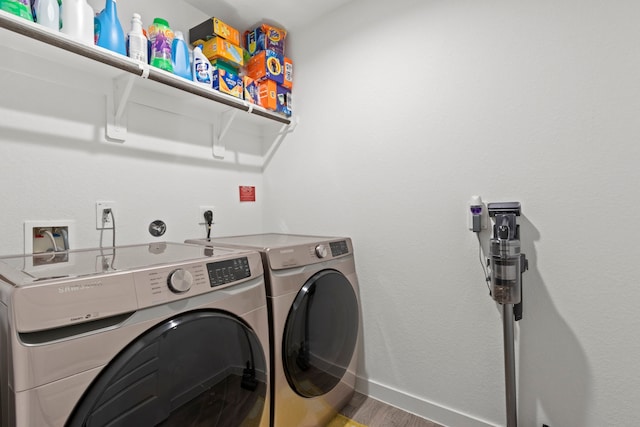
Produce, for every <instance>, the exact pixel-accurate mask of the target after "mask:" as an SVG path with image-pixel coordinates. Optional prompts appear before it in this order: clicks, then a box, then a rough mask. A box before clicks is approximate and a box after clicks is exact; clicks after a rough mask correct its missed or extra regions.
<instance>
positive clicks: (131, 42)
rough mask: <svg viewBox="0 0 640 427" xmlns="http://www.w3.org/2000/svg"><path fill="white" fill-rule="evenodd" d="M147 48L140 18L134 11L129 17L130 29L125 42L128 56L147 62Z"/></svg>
mask: <svg viewBox="0 0 640 427" xmlns="http://www.w3.org/2000/svg"><path fill="white" fill-rule="evenodd" d="M147 48H148V46H147V37H146V36H145V35H144V33H143V32H142V18H141V17H140V15H139V14H137V13H134V14H133V17H132V18H131V31H129V39H128V44H127V50H128V53H129V58H132V59H135V60H136V61H140V62H142V63H145V64H148V63H149V59H148V58H147V51H148V49H147Z"/></svg>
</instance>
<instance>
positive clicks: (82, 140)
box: [0, 0, 263, 255]
mask: <svg viewBox="0 0 640 427" xmlns="http://www.w3.org/2000/svg"><path fill="white" fill-rule="evenodd" d="M171 3H172V2H170V1H168V0H163V1H159V2H154V3H153V4H152V5H146V6H145V5H137V6H138V8H137V9H135V10H136V11H138V12H140V13H142V14H143V17H144V19H145V23H146V24H148V23H150V22H151V21H152V19H153V18H154V17H156V16H164V17H167V18H168V19H169V18H171V19H170V23H171V25H172V26H173V28H174V29H182V30H183V31H187V30H188V28H189V26H188V23H189V22H191V23H192V22H199V21H200V20H202V19H204V17H203V16H204V15H203V14H202V13H200V12H197V11H195V10H193V9H189V8H188V7H182V8H180V9H177V8H176V7H175V5H173V6H171ZM92 5H93V6H94V7H95V8H96V10H99V9H101V8H102V7H104V2H103V1H102V2H99V1H95V2H92ZM119 6H121V9H120V10H119V12H120V13H119V15H120V17H121V21H122V22H123V27H125V28H127V29H128V28H129V17H130V16H131V13H132V12H133V10H132V9H130V8H126V6H128V5H127V4H126V3H124V2H120V3H119ZM14 48H15V49H16V50H21V49H23V47H22V46H20V45H17V46H14ZM2 57H3V63H2V64H1V65H0V93H2V96H0V158H1V162H2V163H1V164H2V167H0V182H2V210H1V211H0V219H1V221H2V226H3V231H2V239H1V241H2V244H1V245H0V254H2V255H7V254H15V253H21V252H23V250H24V247H25V243H24V232H23V228H24V226H23V223H24V221H25V220H73V221H75V233H74V235H72V236H71V240H72V241H73V242H74V243H75V245H74V247H73V248H86V247H97V246H98V245H99V244H100V235H101V234H100V231H98V230H96V219H95V217H96V213H95V202H96V201H98V200H107V201H115V202H116V203H117V209H116V230H117V236H116V240H117V244H135V243H141V242H150V241H155V240H160V239H161V240H169V241H184V239H186V238H189V237H193V236H199V237H204V236H205V229H204V226H200V225H198V219H199V207H200V206H202V205H214V206H215V207H216V208H217V209H216V212H215V222H216V224H215V226H214V230H213V233H214V235H215V234H238V233H242V232H247V230H250V232H259V231H261V230H262V201H261V199H262V194H260V192H259V190H258V196H257V201H256V202H255V203H240V202H239V193H238V186H240V185H254V186H257V187H258V188H261V185H262V171H261V168H262V155H263V142H262V137H261V136H260V134H259V133H258V132H257V130H256V129H249V128H243V127H241V128H239V129H236V130H235V131H233V132H231V133H230V134H229V136H228V138H227V140H226V141H225V143H226V144H227V149H228V150H227V151H228V152H227V156H226V157H225V159H224V160H214V159H213V157H212V155H211V140H212V134H211V128H210V125H209V124H207V123H205V122H204V121H202V120H194V119H192V118H190V117H188V116H181V115H176V114H172V113H169V112H166V111H160V110H156V109H154V108H150V107H148V106H142V105H140V104H137V103H132V104H130V105H129V107H128V110H127V113H126V116H127V119H128V125H129V126H128V135H127V140H126V141H125V142H124V143H114V142H106V141H105V138H104V133H105V132H104V127H105V117H106V113H105V108H106V107H105V94H106V93H108V92H109V91H110V90H111V89H110V87H111V85H110V82H109V81H105V80H101V79H99V78H96V77H95V76H93V75H83V74H82V73H80V74H77V71H72V69H68V68H64V67H60V66H58V65H57V64H55V63H54V62H55V61H57V60H58V59H56V58H35V59H33V58H31V59H29V58H28V60H27V62H26V64H28V66H29V68H28V70H27V72H28V73H29V74H30V75H35V78H33V77H25V76H24V75H22V73H21V70H22V69H23V68H24V67H21V66H17V67H16V64H18V63H19V62H18V61H22V60H23V59H24V58H23V57H22V56H21V55H20V54H16V52H13V51H12V49H7V48H6V47H3V48H2ZM50 61H51V62H50ZM80 68H81V69H82V67H80ZM16 69H17V70H18V72H16ZM92 69H93V68H87V70H92ZM60 80H61V81H63V82H64V83H63V84H62V85H60V84H57V83H55V84H54V83H51V82H52V81H60ZM160 99H163V100H164V101H167V100H168V101H169V102H170V101H171V98H168V97H161V98H160ZM176 102H177V101H176ZM152 104H153V102H152ZM195 105H197V104H195ZM198 112H199V111H195V112H194V113H198ZM200 113H202V112H200ZM202 115H203V114H200V116H202ZM156 219H161V220H163V221H165V222H166V224H167V233H166V234H165V235H164V236H163V237H161V238H155V237H152V236H151V235H150V234H149V233H148V231H147V230H148V227H149V224H150V223H151V221H153V220H156ZM103 243H104V244H105V245H110V244H111V233H110V232H108V231H106V232H105V233H104V234H103Z"/></svg>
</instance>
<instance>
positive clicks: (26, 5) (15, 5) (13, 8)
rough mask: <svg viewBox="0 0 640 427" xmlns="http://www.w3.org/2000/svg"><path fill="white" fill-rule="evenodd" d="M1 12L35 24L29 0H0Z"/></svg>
mask: <svg viewBox="0 0 640 427" xmlns="http://www.w3.org/2000/svg"><path fill="white" fill-rule="evenodd" d="M0 10H4V11H5V12H9V13H11V14H13V15H17V16H19V17H21V18H24V19H27V20H29V21H31V22H33V14H32V13H31V2H30V1H29V0H0Z"/></svg>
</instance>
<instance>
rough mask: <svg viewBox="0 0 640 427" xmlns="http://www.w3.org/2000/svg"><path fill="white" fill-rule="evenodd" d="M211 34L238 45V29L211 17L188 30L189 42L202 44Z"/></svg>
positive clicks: (195, 44) (194, 44)
mask: <svg viewBox="0 0 640 427" xmlns="http://www.w3.org/2000/svg"><path fill="white" fill-rule="evenodd" d="M211 36H220V37H222V38H223V39H225V40H229V41H230V42H231V43H233V44H235V45H240V31H238V30H236V29H235V28H233V27H232V26H231V25H227V24H225V23H224V22H222V20H220V19H218V18H216V17H213V18H210V19H207V20H206V21H204V22H202V23H201V24H198V25H196V26H195V27H193V28H191V29H190V30H189V42H190V43H191V44H192V45H193V46H197V45H199V44H203V43H204V42H205V41H207V39H209V38H210V37H211Z"/></svg>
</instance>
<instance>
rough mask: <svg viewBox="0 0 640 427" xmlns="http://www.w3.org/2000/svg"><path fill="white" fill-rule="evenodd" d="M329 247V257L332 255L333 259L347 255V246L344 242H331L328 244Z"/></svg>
mask: <svg viewBox="0 0 640 427" xmlns="http://www.w3.org/2000/svg"><path fill="white" fill-rule="evenodd" d="M329 247H330V248H331V255H333V256H334V257H335V256H340V255H344V254H348V253H349V247H348V246H347V241H346V240H340V241H339V242H331V243H329Z"/></svg>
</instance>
